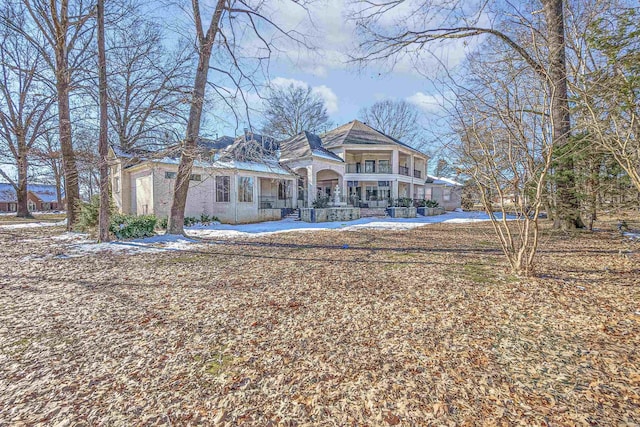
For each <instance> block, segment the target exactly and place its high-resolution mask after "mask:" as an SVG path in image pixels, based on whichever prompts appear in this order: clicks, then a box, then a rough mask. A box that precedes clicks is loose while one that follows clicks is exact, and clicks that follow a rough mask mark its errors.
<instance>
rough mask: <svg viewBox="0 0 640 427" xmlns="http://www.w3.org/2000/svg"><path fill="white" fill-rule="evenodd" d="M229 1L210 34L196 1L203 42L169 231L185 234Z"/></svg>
mask: <svg viewBox="0 0 640 427" xmlns="http://www.w3.org/2000/svg"><path fill="white" fill-rule="evenodd" d="M225 1H226V0H218V2H217V5H216V9H215V11H214V14H213V16H212V18H211V23H210V25H209V29H208V30H207V34H206V36H205V35H204V34H202V23H201V21H200V12H199V4H198V1H197V0H194V1H193V8H194V17H195V21H196V23H195V24H196V29H197V33H198V46H199V60H198V69H197V70H196V77H195V81H194V85H193V94H192V97H191V107H190V109H189V120H188V122H187V135H186V138H185V140H184V142H183V145H182V155H181V157H180V165H179V166H178V173H177V175H176V182H175V186H174V189H173V203H172V204H171V216H170V217H169V223H168V225H167V234H184V210H185V207H186V205H187V193H188V191H189V178H190V176H191V169H192V167H193V160H194V156H195V152H196V146H197V143H198V135H199V133H200V121H201V117H202V105H203V103H204V94H205V88H206V86H207V77H208V74H209V61H210V59H211V50H212V48H213V42H214V40H215V37H216V34H217V33H218V24H219V22H220V17H221V16H222V12H223V10H224V5H225Z"/></svg>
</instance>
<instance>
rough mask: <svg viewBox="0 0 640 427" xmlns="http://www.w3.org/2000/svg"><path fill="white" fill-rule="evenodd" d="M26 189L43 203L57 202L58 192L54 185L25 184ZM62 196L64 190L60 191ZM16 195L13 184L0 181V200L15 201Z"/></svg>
mask: <svg viewBox="0 0 640 427" xmlns="http://www.w3.org/2000/svg"><path fill="white" fill-rule="evenodd" d="M27 191H28V192H29V193H31V194H33V195H34V196H36V197H37V198H38V199H40V200H41V201H43V202H45V203H52V202H58V193H57V192H56V186H55V185H49V184H27ZM61 195H62V197H64V191H62V194H61ZM17 200H18V196H17V195H16V190H15V189H14V188H13V185H11V184H9V183H8V182H0V202H16V201H17Z"/></svg>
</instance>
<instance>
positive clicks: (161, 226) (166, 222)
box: [156, 217, 169, 230]
mask: <svg viewBox="0 0 640 427" xmlns="http://www.w3.org/2000/svg"><path fill="white" fill-rule="evenodd" d="M168 225H169V218H167V217H164V218H160V219H159V220H158V223H157V224H156V226H157V227H158V228H159V229H160V230H166V229H167V226H168Z"/></svg>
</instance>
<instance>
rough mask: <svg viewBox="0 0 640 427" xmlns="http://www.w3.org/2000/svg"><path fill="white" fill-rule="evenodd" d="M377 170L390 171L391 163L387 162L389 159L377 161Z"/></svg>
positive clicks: (381, 171)
mask: <svg viewBox="0 0 640 427" xmlns="http://www.w3.org/2000/svg"><path fill="white" fill-rule="evenodd" d="M378 172H380V173H391V163H390V162H389V160H379V161H378Z"/></svg>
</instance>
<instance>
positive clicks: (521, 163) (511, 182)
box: [451, 46, 554, 276]
mask: <svg viewBox="0 0 640 427" xmlns="http://www.w3.org/2000/svg"><path fill="white" fill-rule="evenodd" d="M494 48H495V46H494ZM496 51H497V52H500V49H499V48H497V49H495V50H494V55H495V53H496ZM485 55H487V56H488V52H487V51H486V50H485V51H483V53H482V57H485ZM498 55H500V53H498ZM482 57H481V55H478V56H476V57H475V58H474V59H475V60H474V64H472V65H470V66H469V71H468V72H469V74H471V75H472V76H473V79H472V83H473V84H472V86H471V87H467V88H462V87H459V86H458V87H455V89H454V90H455V91H456V92H457V95H458V97H457V99H458V102H457V104H456V105H455V106H454V108H452V109H451V110H452V111H451V114H452V117H453V118H454V119H455V124H456V125H455V127H456V129H457V131H458V134H459V137H460V141H461V142H460V143H459V144H458V151H459V158H460V167H461V168H462V170H463V173H465V174H467V175H469V176H470V177H471V178H472V180H473V182H474V183H475V185H476V187H477V190H478V194H479V195H480V199H481V202H482V204H483V206H484V208H485V210H486V211H487V213H488V214H489V216H490V219H491V223H492V225H493V227H494V230H495V232H496V235H497V236H498V240H499V242H500V245H501V247H502V250H503V252H504V254H505V256H506V257H507V260H508V262H509V265H510V266H511V270H512V271H513V272H514V273H515V274H518V275H525V276H527V275H531V274H533V273H534V271H535V262H534V261H535V254H536V251H537V247H538V236H539V224H538V217H539V214H540V211H541V209H542V206H543V204H544V202H545V195H544V193H545V188H546V186H547V184H548V173H549V171H550V168H551V166H552V156H553V150H554V144H553V138H552V128H553V126H552V122H551V121H552V116H551V115H550V114H548V111H549V110H550V108H551V106H550V105H549V104H550V103H551V100H550V99H549V97H548V94H547V91H546V90H545V87H544V86H543V85H542V84H538V85H532V84H531V81H532V80H531V77H532V73H531V71H530V70H528V69H523V68H522V66H521V64H519V63H518V62H517V61H513V59H510V58H508V57H504V56H501V57H500V60H495V59H494V58H495V56H491V57H488V58H486V60H484V59H483V58H482ZM496 77H498V78H496ZM533 81H534V82H535V81H536V80H535V79H533ZM496 209H497V210H498V212H499V214H496V213H495V210H496ZM510 214H515V216H516V218H515V219H513V218H512V219H509V218H508V217H509V215H510Z"/></svg>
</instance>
